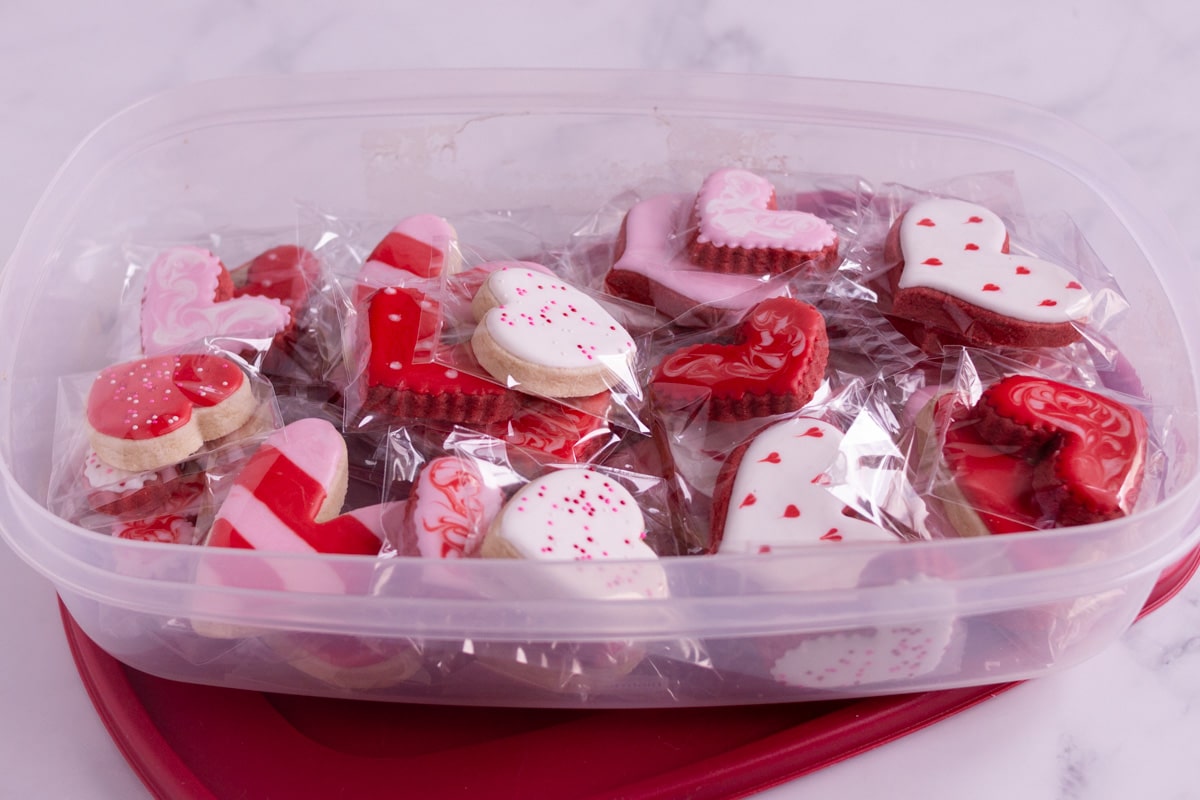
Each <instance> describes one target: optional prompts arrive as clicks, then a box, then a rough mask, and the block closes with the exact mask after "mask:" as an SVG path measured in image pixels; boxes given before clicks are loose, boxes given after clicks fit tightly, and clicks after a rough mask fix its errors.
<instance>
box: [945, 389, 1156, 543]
mask: <svg viewBox="0 0 1200 800" xmlns="http://www.w3.org/2000/svg"><path fill="white" fill-rule="evenodd" d="M1146 448H1147V445H1146V421H1145V419H1144V418H1143V417H1142V415H1141V414H1140V413H1138V412H1137V411H1136V410H1135V409H1132V408H1129V407H1128V406H1125V405H1124V404H1122V403H1118V402H1116V401H1115V400H1112V399H1110V398H1108V397H1104V396H1103V395H1099V394H1096V393H1094V392H1090V391H1087V390H1086V389H1080V388H1078V387H1075V386H1069V385H1067V384H1063V383H1059V382H1057V381H1052V380H1048V379H1045V378H1039V377H1034V376H1028V375H1013V376H1010V377H1008V378H1005V379H1003V380H1001V381H999V382H997V383H995V384H993V385H992V386H990V387H988V388H987V389H986V390H985V391H984V392H983V395H982V396H981V397H980V399H979V402H978V403H976V404H975V406H974V407H973V408H971V409H969V410H967V411H966V412H965V413H961V414H959V415H958V416H957V417H956V418H955V419H954V420H953V421H952V422H951V424H950V425H949V427H948V429H947V431H946V439H945V444H944V446H943V457H944V458H945V460H946V463H947V465H948V467H949V468H950V471H951V474H952V475H953V477H954V481H955V484H956V486H957V487H958V489H959V490H960V491H961V493H962V495H963V497H964V498H965V500H966V501H967V502H968V503H969V504H970V505H971V506H972V507H973V508H974V510H975V511H976V513H978V514H979V516H980V518H981V519H982V520H983V522H984V523H985V524H986V525H987V527H988V529H989V530H990V531H991V532H992V533H1013V532H1017V531H1027V530H1033V529H1035V528H1044V527H1063V526H1069V525H1085V524H1088V523H1092V522H1102V521H1104V520H1109V519H1116V518H1118V517H1122V516H1125V515H1127V514H1128V513H1130V511H1131V510H1132V508H1133V505H1134V503H1135V502H1136V500H1137V495H1138V491H1139V489H1140V488H1141V484H1142V478H1143V472H1144V468H1145V464H1146Z"/></svg>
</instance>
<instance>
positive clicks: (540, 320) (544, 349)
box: [471, 261, 637, 398]
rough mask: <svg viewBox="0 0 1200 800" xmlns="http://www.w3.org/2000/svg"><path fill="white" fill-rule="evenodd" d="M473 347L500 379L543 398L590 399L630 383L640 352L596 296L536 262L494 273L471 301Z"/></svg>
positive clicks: (515, 264)
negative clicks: (590, 295) (565, 280)
mask: <svg viewBox="0 0 1200 800" xmlns="http://www.w3.org/2000/svg"><path fill="white" fill-rule="evenodd" d="M471 308H472V312H473V313H474V315H475V319H476V320H477V321H478V325H477V326H476V328H475V333H474V335H473V336H472V337H471V349H472V351H473V352H474V354H475V358H476V359H477V360H478V361H479V364H480V365H481V366H482V367H483V368H484V369H485V370H487V372H488V373H489V374H490V375H492V377H494V378H496V379H497V380H499V381H503V382H504V383H506V384H507V385H510V386H513V387H515V388H517V389H518V390H519V391H522V392H526V393H529V394H536V395H542V396H544V397H563V398H569V397H587V396H590V395H595V394H599V393H601V392H603V391H605V390H606V389H610V388H613V387H616V386H622V385H626V386H628V385H629V384H631V383H632V373H633V359H634V356H635V354H636V351H637V348H636V347H635V345H634V342H633V338H632V337H631V336H630V335H629V332H628V331H627V330H625V328H624V327H623V326H622V325H621V324H620V323H619V322H618V321H617V320H616V319H615V318H614V317H613V316H612V315H611V314H609V313H608V311H606V310H605V309H604V307H603V306H601V305H600V304H599V303H598V302H596V301H595V300H594V299H592V298H591V297H589V296H588V295H587V294H585V293H583V292H582V291H580V290H579V289H577V288H575V287H574V286H571V285H569V284H567V283H565V282H564V281H561V280H559V279H558V278H556V277H554V276H553V275H548V274H546V273H545V272H544V271H542V268H541V266H540V265H537V264H527V263H524V262H519V261H517V262H509V263H505V264H502V265H501V266H500V267H499V268H498V269H495V270H494V271H492V272H491V273H490V274H489V275H488V277H487V280H486V281H484V283H483V285H482V286H481V287H480V289H479V291H478V292H477V293H476V295H475V299H474V300H473V301H472V303H471Z"/></svg>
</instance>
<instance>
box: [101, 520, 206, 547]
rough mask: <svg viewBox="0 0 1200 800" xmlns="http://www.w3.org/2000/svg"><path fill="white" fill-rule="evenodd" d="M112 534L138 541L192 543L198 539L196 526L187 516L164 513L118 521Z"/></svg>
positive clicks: (119, 537)
mask: <svg viewBox="0 0 1200 800" xmlns="http://www.w3.org/2000/svg"><path fill="white" fill-rule="evenodd" d="M112 535H113V536H115V537H117V538H118V539H130V540H133V541H138V542H162V543H164V544H192V543H193V542H194V541H195V540H196V526H195V525H194V524H192V521H191V520H190V519H188V518H187V517H182V516H179V515H178V514H164V515H162V516H158V517H152V518H150V519H139V520H134V521H131V522H118V523H116V524H114V525H113V529H112Z"/></svg>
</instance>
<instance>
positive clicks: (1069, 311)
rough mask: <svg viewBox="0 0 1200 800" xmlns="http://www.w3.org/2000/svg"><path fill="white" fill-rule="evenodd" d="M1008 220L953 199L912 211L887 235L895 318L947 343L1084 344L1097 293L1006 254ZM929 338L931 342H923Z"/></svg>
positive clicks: (1059, 271)
mask: <svg viewBox="0 0 1200 800" xmlns="http://www.w3.org/2000/svg"><path fill="white" fill-rule="evenodd" d="M1008 250H1009V243H1008V232H1007V230H1006V228H1005V226H1004V222H1003V220H1001V219H1000V217H998V216H997V215H996V214H995V213H994V212H992V211H991V210H989V209H987V208H985V207H984V206H981V205H979V204H977V203H968V202H966V201H963V200H954V199H948V198H934V199H930V200H924V201H922V202H920V203H917V204H916V205H914V206H913V207H912V208H910V209H909V210H908V211H907V212H906V213H905V214H904V216H903V217H901V218H900V219H899V220H898V221H897V223H896V225H894V226H893V228H892V232H891V234H890V235H889V240H888V244H887V251H888V256H889V259H890V260H892V261H899V262H901V266H900V267H899V268H898V269H894V270H893V271H892V273H891V275H892V276H893V277H892V279H893V290H894V297H893V302H892V313H893V314H894V315H895V316H896V317H899V318H901V319H905V320H912V321H915V322H918V323H920V324H922V325H926V326H928V327H930V328H932V329H934V330H935V331H937V333H938V334H939V335H940V341H941V342H942V343H957V344H968V345H976V346H992V345H1007V346H1014V347H1034V346H1038V347H1057V346H1061V345H1064V344H1070V343H1071V342H1073V341H1076V340H1078V339H1079V336H1080V333H1079V326H1080V325H1082V324H1083V322H1084V321H1085V320H1086V317H1087V315H1088V313H1089V311H1090V309H1091V305H1092V297H1091V293H1090V292H1088V290H1087V289H1085V288H1084V287H1083V285H1082V284H1081V283H1080V282H1079V280H1078V279H1077V278H1076V277H1075V276H1074V275H1072V274H1071V273H1070V272H1069V271H1067V270H1066V269H1065V268H1063V267H1061V266H1059V265H1058V264H1054V263H1051V262H1049V261H1044V260H1042V259H1037V258H1031V257H1028V256H1019V255H1012V254H1010V253H1009V252H1008ZM923 338H925V337H923Z"/></svg>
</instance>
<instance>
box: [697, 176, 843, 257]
mask: <svg viewBox="0 0 1200 800" xmlns="http://www.w3.org/2000/svg"><path fill="white" fill-rule="evenodd" d="M696 219H697V222H698V226H699V229H698V231H697V233H696V241H697V242H700V243H702V244H706V243H711V244H715V245H718V246H721V247H739V248H749V249H764V248H780V249H784V250H791V251H795V252H797V253H813V252H817V251H820V250H822V249H824V248H826V247H829V246H830V245H833V244H835V243H836V242H837V232H836V231H835V230H834V229H833V226H832V225H830V224H829V223H828V222H826V221H825V220H823V219H821V218H820V217H818V216H816V215H815V214H809V213H808V212H806V211H780V210H778V209H777V208H776V205H775V187H773V186H772V185H771V182H770V181H768V180H767V179H765V178H763V177H761V176H759V175H755V174H754V173H753V172H747V171H746V170H742V169H720V170H717V171H716V172H714V173H712V174H711V175H709V176H708V178H707V179H705V181H704V183H703V184H702V185H701V187H700V191H699V193H698V194H697V195H696Z"/></svg>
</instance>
